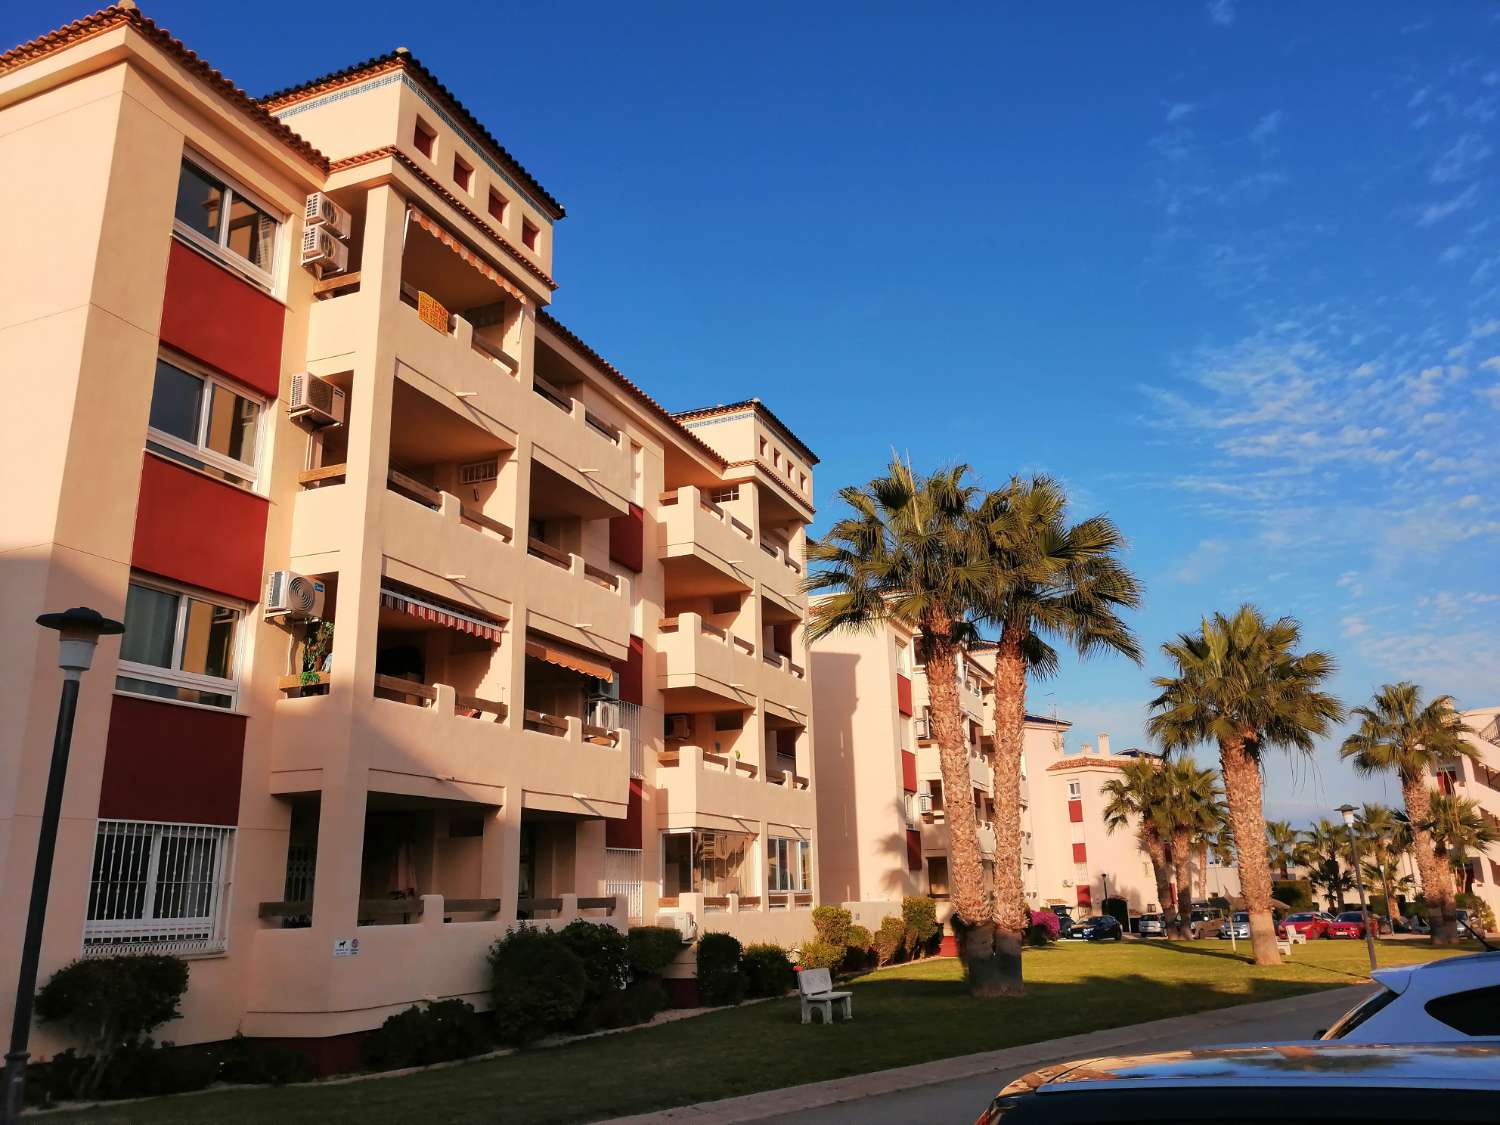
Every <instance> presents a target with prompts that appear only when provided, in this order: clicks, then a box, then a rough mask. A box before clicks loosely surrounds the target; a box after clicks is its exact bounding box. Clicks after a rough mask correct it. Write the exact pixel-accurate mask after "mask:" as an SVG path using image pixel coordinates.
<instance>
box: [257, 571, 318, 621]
mask: <svg viewBox="0 0 1500 1125" xmlns="http://www.w3.org/2000/svg"><path fill="white" fill-rule="evenodd" d="M324 593H325V591H324V587H323V583H322V581H320V580H319V579H317V578H305V577H303V576H302V575H300V574H293V573H292V572H291V571H290V570H273V571H271V573H270V574H268V575H266V596H265V613H266V616H267V617H268V618H270V617H285V618H287V619H289V620H292V621H302V620H306V619H307V618H309V617H322V616H323V596H324Z"/></svg>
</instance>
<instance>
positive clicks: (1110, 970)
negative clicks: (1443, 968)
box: [44, 941, 1478, 1125]
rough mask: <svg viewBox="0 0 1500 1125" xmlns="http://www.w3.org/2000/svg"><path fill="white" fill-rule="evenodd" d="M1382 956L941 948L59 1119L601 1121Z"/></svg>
mask: <svg viewBox="0 0 1500 1125" xmlns="http://www.w3.org/2000/svg"><path fill="white" fill-rule="evenodd" d="M1241 948H1242V949H1243V948H1244V947H1243V946H1241ZM1474 948H1475V949H1477V948H1478V946H1477V945H1475V946H1474ZM1463 951H1464V950H1459V952H1463ZM1449 952H1451V951H1445V950H1435V949H1432V948H1431V947H1429V946H1426V945H1422V944H1415V943H1406V942H1382V943H1381V948H1380V950H1379V956H1380V962H1381V964H1382V965H1397V964H1411V963H1414V962H1418V961H1428V960H1432V959H1434V958H1436V957H1441V956H1445V955H1447V954H1448V953H1449ZM1367 966H1368V962H1367V960H1366V953H1365V947H1364V944H1363V943H1362V942H1314V943H1312V944H1309V945H1307V946H1297V947H1296V952H1295V954H1294V956H1293V959H1292V960H1291V961H1289V962H1286V963H1284V964H1282V965H1277V966H1268V967H1264V968H1258V967H1256V966H1254V965H1252V964H1250V963H1249V958H1248V956H1246V955H1245V954H1244V953H1241V954H1240V955H1238V956H1236V955H1235V954H1234V953H1232V952H1231V951H1230V948H1229V946H1228V944H1227V943H1221V942H1218V941H1203V942H1197V943H1194V942H1181V943H1178V942H1126V943H1121V944H1111V945H1082V944H1064V945H1060V946H1057V947H1054V948H1051V949H1045V950H1029V951H1028V952H1027V954H1026V961H1025V973H1026V995H1025V997H1023V998H1021V999H1017V1000H990V1001H978V1000H972V999H970V998H969V997H968V996H967V995H966V993H965V991H964V986H963V981H962V979H961V975H960V969H959V965H958V963H957V962H956V961H953V960H951V959H941V960H938V959H934V960H928V961H919V962H915V963H912V964H907V965H899V966H895V967H893V968H890V969H885V970H881V971H879V972H874V973H870V974H868V975H866V976H864V977H861V978H859V979H858V980H857V981H855V982H854V984H853V985H852V988H853V991H854V994H855V995H854V1010H855V1022H853V1023H837V1024H835V1025H834V1026H832V1027H824V1026H822V1025H821V1024H813V1025H811V1026H808V1027H804V1026H802V1025H801V1024H800V1023H799V1022H798V1019H799V1017H798V1007H797V1004H796V1002H795V1001H794V1000H791V999H787V1000H782V1001H771V1002H769V1003H765V1004H756V1005H752V1006H749V1007H745V1008H736V1009H726V1010H724V1011H722V1012H715V1013H712V1014H710V1015H705V1016H699V1017H695V1018H692V1019H686V1020H681V1021H678V1022H675V1023H670V1024H666V1025H663V1026H660V1027H653V1028H648V1029H644V1030H640V1031H631V1032H625V1033H622V1034H618V1035H610V1036H605V1037H602V1038H598V1039H593V1040H588V1041H584V1042H579V1043H576V1044H572V1045H569V1046H563V1047H555V1048H548V1049H543V1050H535V1051H530V1052H526V1053H524V1054H519V1055H512V1056H508V1057H505V1058H499V1059H491V1060H486V1061H483V1062H475V1063H469V1064H466V1065H463V1066H459V1067H453V1068H448V1069H443V1070H436V1071H427V1072H424V1073H420V1074H413V1075H409V1076H406V1077H402V1078H389V1079H378V1080H373V1081H367V1082H356V1083H350V1084H347V1085H336V1086H300V1087H286V1088H282V1089H279V1090H278V1089H255V1090H235V1091H226V1092H223V1093H210V1094H203V1095H194V1096H186V1097H178V1098H168V1099H156V1100H152V1101H146V1102H137V1103H134V1104H130V1105H120V1106H115V1107H101V1108H99V1109H94V1110H88V1111H82V1112H77V1113H66V1114H57V1115H50V1116H49V1117H47V1118H45V1119H44V1120H46V1121H48V1122H49V1125H50V1123H51V1122H58V1123H61V1122H74V1121H79V1122H83V1121H87V1122H96V1123H103V1122H111V1123H114V1122H137V1121H150V1122H158V1121H159V1122H206V1121H212V1122H215V1123H216V1125H239V1123H242V1122H243V1123H250V1122H262V1121H275V1122H277V1125H298V1123H301V1122H309V1123H313V1122H315V1123H318V1125H329V1123H333V1122H342V1121H359V1122H362V1123H372V1125H374V1123H380V1122H403V1123H404V1122H409V1121H415V1120H426V1119H429V1118H432V1117H439V1118H441V1119H443V1120H445V1121H450V1122H492V1121H496V1120H506V1121H526V1122H566V1121H589V1120H595V1119H598V1118H602V1117H613V1116H616V1115H621V1114H627V1113H641V1112H644V1111H647V1110H653V1109H663V1108H666V1107H669V1106H676V1105H686V1104H689V1103H692V1102H698V1101H707V1100H711V1099H714V1098H724V1097H732V1096H734V1095H737V1094H748V1093H752V1092H754V1091H757V1090H768V1089H775V1088H777V1087H781V1086H792V1085H797V1084H800V1083H803V1082H816V1081H820V1080H823V1079H828V1078H839V1077H843V1076H846V1075H851V1074H861V1073H865V1072H867V1071H872V1070H882V1069H885V1068H887V1067H893V1066H905V1065H907V1064H910V1063H917V1062H925V1061H928V1060H931V1059H939V1058H946V1057H950V1056H953V1055H963V1054H969V1053H972V1052H975V1051H988V1050H995V1049H998V1048H1002V1047H1013V1046H1019V1045H1021V1044H1025V1043H1035V1042H1039V1041H1041V1040H1045V1039H1056V1038H1059V1037H1061V1036H1065V1035H1074V1034H1078V1033H1080V1032H1085V1031H1096V1030H1099V1029H1101V1028H1106V1027H1117V1026H1120V1025H1123V1024H1133V1023H1142V1022H1145V1021H1147V1020H1153V1019H1162V1018H1165V1017H1169V1016H1177V1015H1185V1014H1188V1013H1191V1012H1201V1011H1207V1010H1209V1009H1213V1008H1222V1007H1227V1006H1229V1005H1232V1004H1244V1003H1249V1002H1251V1001H1259V1000H1277V999H1281V998H1283V997H1287V996H1295V995H1297V994H1299V993H1306V992H1313V991H1317V990H1319V989H1325V988H1339V987H1342V986H1345V985H1351V984H1358V983H1361V982H1362V981H1365V980H1367V979H1368V977H1367V974H1366V969H1367Z"/></svg>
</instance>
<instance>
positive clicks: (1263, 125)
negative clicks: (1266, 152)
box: [1250, 109, 1282, 144]
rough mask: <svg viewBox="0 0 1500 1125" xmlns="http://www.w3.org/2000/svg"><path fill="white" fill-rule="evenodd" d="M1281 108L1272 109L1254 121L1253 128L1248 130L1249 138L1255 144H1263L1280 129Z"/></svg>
mask: <svg viewBox="0 0 1500 1125" xmlns="http://www.w3.org/2000/svg"><path fill="white" fill-rule="evenodd" d="M1281 116H1282V114H1281V110H1279V109H1276V110H1272V111H1271V112H1270V113H1268V114H1266V115H1265V116H1264V117H1262V118H1261V119H1260V120H1259V121H1257V122H1256V123H1255V128H1253V129H1251V130H1250V139H1251V140H1252V141H1254V142H1255V143H1256V144H1264V143H1265V142H1267V141H1269V140H1270V139H1271V138H1272V137H1274V136H1275V135H1276V134H1277V132H1279V131H1280V129H1281Z"/></svg>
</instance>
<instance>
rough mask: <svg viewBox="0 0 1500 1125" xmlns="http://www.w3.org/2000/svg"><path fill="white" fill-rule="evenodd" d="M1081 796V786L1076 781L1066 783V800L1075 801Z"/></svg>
mask: <svg viewBox="0 0 1500 1125" xmlns="http://www.w3.org/2000/svg"><path fill="white" fill-rule="evenodd" d="M1082 796H1083V786H1082V785H1081V784H1080V783H1079V782H1076V781H1070V782H1068V800H1070V801H1076V800H1078V799H1079V798H1080V797H1082Z"/></svg>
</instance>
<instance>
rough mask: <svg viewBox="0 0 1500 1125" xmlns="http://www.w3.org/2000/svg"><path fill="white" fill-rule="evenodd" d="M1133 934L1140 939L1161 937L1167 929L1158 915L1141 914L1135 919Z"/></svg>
mask: <svg viewBox="0 0 1500 1125" xmlns="http://www.w3.org/2000/svg"><path fill="white" fill-rule="evenodd" d="M1135 932H1136V933H1138V934H1140V935H1141V937H1161V936H1162V935H1164V934H1165V933H1166V932H1167V927H1166V924H1165V923H1164V922H1163V921H1162V917H1161V915H1160V914H1142V915H1141V916H1140V917H1139V918H1137V919H1136V924H1135Z"/></svg>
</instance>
